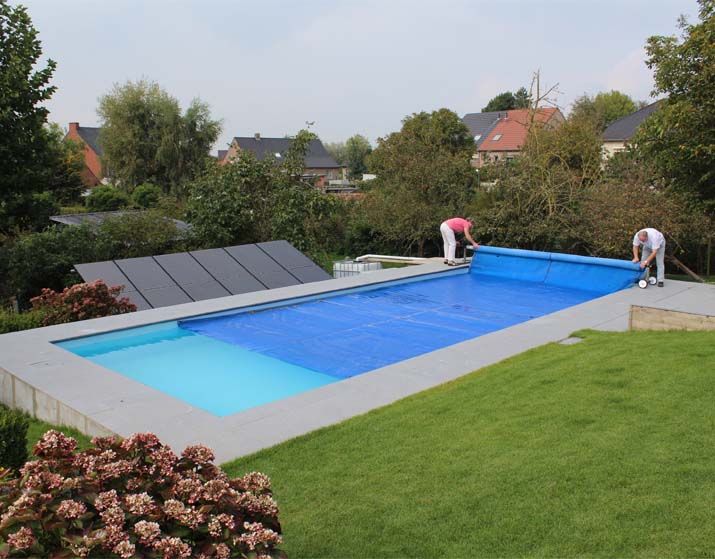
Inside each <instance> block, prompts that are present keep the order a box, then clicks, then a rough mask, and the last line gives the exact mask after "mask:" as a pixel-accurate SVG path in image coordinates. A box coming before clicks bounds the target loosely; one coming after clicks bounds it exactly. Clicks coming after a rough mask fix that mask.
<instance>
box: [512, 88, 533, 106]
mask: <svg viewBox="0 0 715 559" xmlns="http://www.w3.org/2000/svg"><path fill="white" fill-rule="evenodd" d="M531 101H532V99H531V95H530V94H529V92H528V91H527V90H526V88H525V87H520V88H519V89H517V90H516V93H515V94H514V108H515V109H528V108H529V107H530V106H531Z"/></svg>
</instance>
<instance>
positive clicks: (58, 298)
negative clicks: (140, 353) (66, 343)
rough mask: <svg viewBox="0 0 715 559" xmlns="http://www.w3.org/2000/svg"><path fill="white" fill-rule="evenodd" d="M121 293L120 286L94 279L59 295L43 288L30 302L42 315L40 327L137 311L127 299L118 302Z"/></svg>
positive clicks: (123, 298)
mask: <svg viewBox="0 0 715 559" xmlns="http://www.w3.org/2000/svg"><path fill="white" fill-rule="evenodd" d="M121 291H122V287H121V286H115V287H109V286H107V284H106V283H104V282H103V281H102V280H95V281H92V282H89V283H78V284H76V285H73V286H72V287H67V288H65V289H64V291H62V293H57V292H56V291H54V290H52V289H47V288H45V289H43V290H42V292H41V294H40V295H38V296H37V297H33V298H32V299H30V302H31V303H32V307H33V308H34V309H36V310H38V311H39V312H40V313H41V314H42V322H43V325H44V326H49V325H51V324H62V323H65V322H76V321H77V320H86V319H88V318H99V317H102V316H110V315H114V314H122V313H127V312H133V311H135V310H137V307H136V305H134V304H133V303H130V302H129V299H127V298H126V297H122V298H120V299H117V295H119V293H121Z"/></svg>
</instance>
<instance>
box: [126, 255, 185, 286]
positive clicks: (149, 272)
mask: <svg viewBox="0 0 715 559" xmlns="http://www.w3.org/2000/svg"><path fill="white" fill-rule="evenodd" d="M116 263H117V266H119V269H120V270H121V271H122V272H124V275H126V276H127V277H128V278H129V279H130V280H131V282H132V283H133V284H134V285H135V286H136V288H137V289H138V290H139V291H143V290H145V289H158V288H159V287H171V286H175V285H176V282H175V281H174V280H173V279H171V277H170V276H169V274H167V273H166V272H165V271H164V270H163V269H162V267H161V266H159V264H158V263H157V262H156V260H154V259H153V258H152V257H151V256H143V257H140V258H127V259H125V260H117V261H116Z"/></svg>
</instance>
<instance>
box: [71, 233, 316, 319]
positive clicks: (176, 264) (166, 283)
mask: <svg viewBox="0 0 715 559" xmlns="http://www.w3.org/2000/svg"><path fill="white" fill-rule="evenodd" d="M75 269H76V270H77V272H79V274H80V275H81V276H82V278H83V279H84V280H85V281H93V280H95V279H102V280H103V281H104V282H105V283H107V284H108V285H124V286H125V287H124V290H123V292H122V295H124V296H126V297H128V298H129V300H130V301H132V302H133V303H134V304H135V305H137V308H138V309H139V310H143V309H147V308H155V307H166V306H169V305H178V304H181V303H189V302H192V301H201V300H205V299H214V298H216V297H225V296H228V295H237V294H240V293H249V292H252V291H261V290H265V289H272V288H275V287H286V286H290V285H298V284H300V283H308V282H313V281H321V280H324V279H329V278H330V275H328V274H327V273H326V272H324V271H323V270H322V269H321V268H319V267H318V266H317V265H316V264H315V263H314V262H313V261H312V260H310V259H309V258H308V257H306V256H305V255H304V254H302V253H301V252H300V251H298V250H296V249H295V248H294V247H293V246H292V245H291V244H290V243H288V242H286V241H271V242H268V243H260V244H259V245H239V246H233V247H227V248H225V249H223V248H215V249H207V250H197V251H192V252H180V253H176V254H162V255H158V256H154V257H149V256H147V257H142V258H127V259H125V260H116V261H108V262H94V263H91V264H78V265H76V266H75Z"/></svg>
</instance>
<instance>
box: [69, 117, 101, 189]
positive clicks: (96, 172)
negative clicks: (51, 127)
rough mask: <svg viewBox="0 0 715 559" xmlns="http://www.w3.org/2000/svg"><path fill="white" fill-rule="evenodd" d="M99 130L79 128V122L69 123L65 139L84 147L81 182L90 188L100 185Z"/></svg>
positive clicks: (87, 127)
mask: <svg viewBox="0 0 715 559" xmlns="http://www.w3.org/2000/svg"><path fill="white" fill-rule="evenodd" d="M101 130H102V129H101V128H94V127H90V126H80V125H79V122H70V129H69V132H67V135H66V136H65V138H72V139H73V140H78V141H80V142H82V144H83V145H84V170H83V171H82V182H83V183H84V184H85V186H88V187H90V188H92V187H94V186H97V185H98V184H101V183H102V179H103V178H104V173H103V172H102V148H101V147H100V145H99V132H100V131H101Z"/></svg>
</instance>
